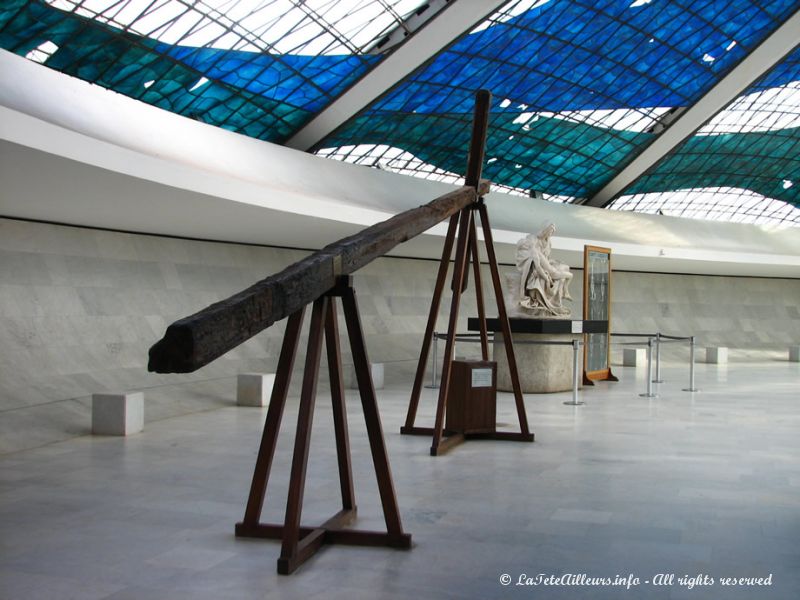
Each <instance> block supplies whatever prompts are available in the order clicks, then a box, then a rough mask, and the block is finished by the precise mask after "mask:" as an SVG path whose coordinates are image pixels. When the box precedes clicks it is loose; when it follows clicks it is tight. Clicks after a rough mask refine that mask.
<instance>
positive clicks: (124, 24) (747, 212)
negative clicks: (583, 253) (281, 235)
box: [0, 0, 800, 224]
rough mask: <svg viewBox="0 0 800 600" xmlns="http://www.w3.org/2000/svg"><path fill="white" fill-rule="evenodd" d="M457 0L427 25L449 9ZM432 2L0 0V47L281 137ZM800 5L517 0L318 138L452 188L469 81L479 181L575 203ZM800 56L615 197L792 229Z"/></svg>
mask: <svg viewBox="0 0 800 600" xmlns="http://www.w3.org/2000/svg"><path fill="white" fill-rule="evenodd" d="M458 2H459V0H450V4H451V5H452V6H451V7H450V8H448V9H447V10H446V11H443V12H442V13H441V15H439V16H438V17H436V18H439V19H447V18H448V16H447V12H448V11H453V10H459V4H458ZM429 4H434V3H433V2H430V3H429V2H424V1H420V0H353V1H336V0H305V1H303V0H291V1H290V0H199V1H190V0H47V1H45V0H10V1H9V0H7V1H6V2H4V3H3V4H2V6H0V46H2V47H3V48H6V49H8V50H10V51H12V52H15V53H17V54H21V55H23V56H27V57H28V58H29V59H31V60H35V61H37V62H41V63H44V64H45V65H46V66H48V67H51V68H54V69H57V70H59V71H62V72H65V73H68V74H70V75H74V76H77V77H80V78H81V79H84V80H87V81H90V82H93V83H97V84H99V85H102V86H104V87H107V88H110V89H113V90H115V91H118V92H121V93H123V94H126V95H128V96H131V97H133V98H137V99H139V100H142V101H145V102H148V103H150V104H153V105H155V106H159V107H161V108H164V109H167V110H171V111H173V112H176V113H179V114H182V115H185V116H189V117H192V118H195V119H199V120H202V121H204V122H207V123H212V124H215V125H218V126H220V127H224V128H226V129H230V130H233V131H237V132H239V133H244V134H246V135H250V136H253V137H256V138H259V139H263V140H268V141H274V142H278V143H283V142H285V141H286V140H288V139H289V138H290V137H291V136H293V135H295V134H297V132H298V131H300V130H301V129H303V127H305V126H307V124H308V123H309V122H310V121H311V120H312V119H313V117H315V116H317V115H319V114H320V113H321V112H324V111H325V110H326V108H327V107H329V106H330V105H331V103H332V102H334V101H336V100H337V99H341V98H344V97H346V96H347V93H348V90H349V89H350V88H351V87H353V86H357V85H358V81H359V79H360V78H361V77H362V76H364V75H365V74H368V73H369V72H370V71H371V70H373V69H375V70H377V68H378V67H380V65H381V62H382V61H383V59H384V58H385V57H386V56H387V54H388V52H387V51H386V50H385V49H382V44H381V42H382V41H385V40H386V39H387V37H388V36H389V34H390V33H392V32H396V31H397V30H403V29H405V30H406V33H410V32H411V30H410V29H409V27H408V23H409V18H410V17H412V16H413V15H414V14H415V13H421V12H422V11H424V10H425V9H426V8H428V5H429ZM444 4H446V3H445V2H442V1H440V2H438V5H439V8H441V6H443V5H444ZM437 10H438V9H437ZM798 10H800V1H788V0H758V1H752V0H725V1H722V0H598V1H589V0H517V1H512V2H507V3H506V4H504V5H502V7H501V8H500V9H499V10H497V12H495V13H494V14H492V15H491V16H489V17H488V18H487V19H485V20H483V21H482V22H479V23H477V24H476V25H475V26H474V27H473V28H472V30H471V31H468V32H466V33H464V34H463V35H461V36H460V37H457V38H456V39H455V40H453V41H452V42H451V43H449V45H446V47H445V48H444V49H443V50H442V51H440V52H438V53H437V54H435V55H434V56H432V57H430V59H429V60H428V61H427V62H426V63H425V64H423V65H422V66H421V67H420V68H418V69H416V70H414V71H413V72H412V73H411V75H410V76H407V77H405V78H401V79H400V80H399V81H397V82H396V84H395V85H392V86H389V87H388V88H387V89H386V92H385V93H384V94H383V95H382V96H380V97H378V98H377V99H375V100H374V101H372V102H370V103H368V105H367V106H366V107H364V108H363V109H361V110H360V111H356V112H355V114H354V116H353V117H352V118H350V119H349V120H347V121H346V122H345V123H344V124H343V125H342V126H340V127H339V128H338V129H336V130H334V131H332V132H330V133H328V134H327V135H325V136H324V137H323V139H322V140H321V141H320V142H319V143H317V144H316V146H315V147H314V148H313V150H314V151H315V152H317V153H318V154H320V155H323V156H328V157H331V158H336V159H340V160H346V161H349V162H355V163H359V164H366V165H369V166H374V167H379V168H384V169H389V170H393V171H398V172H402V173H406V174H411V175H415V176H422V177H427V178H434V179H441V180H446V181H447V180H452V181H457V180H459V179H460V178H461V175H460V174H461V173H462V172H463V169H464V164H465V157H464V149H465V148H466V144H467V137H468V135H469V125H468V123H469V120H470V119H471V113H472V102H473V95H474V91H475V90H476V89H478V88H487V89H489V90H491V91H492V93H493V95H494V105H493V107H492V122H491V125H490V132H489V134H490V135H489V140H488V143H487V159H488V160H487V165H486V168H485V176H486V177H488V178H490V179H491V180H492V181H493V182H495V184H496V186H495V187H499V188H501V189H505V190H507V191H511V192H512V193H519V194H525V195H531V196H536V197H544V198H546V199H550V200H554V201H580V200H581V199H584V198H590V197H592V195H593V194H595V193H596V192H597V191H598V190H599V189H601V188H602V187H603V186H604V185H605V184H606V183H607V182H609V181H610V180H612V179H613V178H614V177H615V176H616V175H618V174H619V172H620V171H621V170H622V169H623V168H624V167H625V166H626V165H627V164H629V163H630V162H631V160H632V159H634V158H635V157H636V156H638V155H639V154H640V153H641V152H642V151H643V150H644V149H645V148H647V147H648V146H649V145H650V144H651V143H653V142H654V141H655V140H657V138H658V137H659V135H660V133H661V132H662V131H663V130H664V128H665V127H668V126H669V124H670V123H671V122H672V121H673V120H675V119H680V116H681V114H682V113H683V112H684V111H685V110H686V109H687V108H688V107H691V106H692V105H693V104H695V103H696V102H697V101H698V100H699V99H700V98H702V97H703V96H704V95H705V94H706V93H707V92H709V90H711V89H712V88H714V86H715V85H717V84H718V83H719V82H720V81H721V80H722V79H723V78H725V77H726V76H727V75H728V74H730V72H731V71H732V70H734V69H735V68H736V67H737V65H739V63H740V62H741V61H742V60H743V59H744V58H745V57H746V56H748V54H750V53H751V52H752V51H753V50H754V49H755V48H756V47H758V46H759V44H761V43H762V42H764V40H765V39H767V38H768V37H769V36H770V35H772V34H773V33H774V32H775V31H776V29H778V28H779V27H780V26H781V25H782V24H783V23H785V22H786V21H787V19H789V18H790V17H791V16H792V15H793V14H794V13H795V12H796V11H798ZM431 12H435V11H431ZM451 14H452V13H451ZM436 18H434V19H433V25H434V26H435V25H436ZM798 39H800V33H799V35H798ZM408 40H409V41H408V42H407V43H409V44H413V43H414V37H413V36H410V37H409V38H408ZM401 49H402V47H401ZM798 56H800V51H798V52H796V53H795V54H792V55H790V56H789V57H787V58H786V59H784V60H783V61H782V62H780V63H779V64H778V66H777V67H776V68H774V69H773V70H772V71H771V72H770V73H768V75H766V76H765V77H763V78H762V79H761V80H760V81H758V82H757V83H755V84H754V85H752V86H751V87H750V88H749V89H747V90H745V92H744V93H742V94H741V95H740V96H739V98H737V99H736V100H734V101H733V102H732V103H731V105H730V106H729V107H728V108H727V109H725V110H724V111H723V112H722V113H720V114H719V115H717V116H716V117H714V118H713V119H712V120H711V121H709V122H708V123H707V124H706V126H705V127H703V128H702V129H701V130H699V131H697V132H696V134H695V135H694V136H692V137H691V138H689V139H688V140H687V141H686V142H684V143H683V144H682V145H680V146H679V147H677V148H676V149H675V150H674V151H673V152H671V153H669V154H668V155H667V156H666V157H665V158H664V159H663V160H661V161H660V162H659V163H658V164H657V165H656V166H655V167H654V168H651V169H650V170H649V171H647V172H646V173H645V174H644V175H643V176H642V177H640V178H639V179H637V180H636V181H635V182H634V184H633V185H632V186H629V187H628V189H626V190H625V195H624V196H621V197H619V198H617V199H616V200H615V201H614V202H612V204H611V207H613V208H618V209H627V210H639V211H649V212H662V213H664V214H680V215H683V216H695V215H700V216H704V217H709V218H725V219H732V220H744V221H773V222H774V221H778V222H782V223H788V224H800V218H798V214H799V213H800V210H798V208H797V206H798V204H800V198H799V197H798V193H799V192H798V190H800V165H799V164H798V161H799V160H800V158H798V157H799V156H800V154H799V153H798V149H799V148H798V133H797V132H798V127H799V126H800V68H798V62H800V61H799V60H798Z"/></svg>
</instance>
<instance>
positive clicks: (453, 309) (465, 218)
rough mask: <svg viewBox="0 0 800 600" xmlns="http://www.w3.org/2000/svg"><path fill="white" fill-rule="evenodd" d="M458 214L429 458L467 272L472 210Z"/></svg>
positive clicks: (437, 434)
mask: <svg viewBox="0 0 800 600" xmlns="http://www.w3.org/2000/svg"><path fill="white" fill-rule="evenodd" d="M460 214H461V222H460V223H459V226H458V244H457V246H456V261H455V265H454V266H453V284H452V286H451V288H452V290H453V299H452V301H451V303H450V321H449V323H448V326H447V343H446V344H445V349H444V362H443V364H442V383H441V385H440V386H439V402H438V403H437V405H436V420H435V421H434V425H433V443H432V445H431V456H436V455H437V454H438V453H439V444H440V443H441V441H442V431H443V428H444V415H445V410H446V405H447V394H448V391H449V389H450V375H451V374H452V366H453V349H454V346H455V337H456V325H457V323H458V307H459V304H460V301H461V286H462V283H463V281H464V273H465V272H466V270H467V262H468V260H469V258H468V256H469V254H468V245H469V238H470V224H471V222H472V210H470V209H464V210H462V211H461V213H460Z"/></svg>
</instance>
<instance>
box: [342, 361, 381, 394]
mask: <svg viewBox="0 0 800 600" xmlns="http://www.w3.org/2000/svg"><path fill="white" fill-rule="evenodd" d="M369 369H370V373H371V374H372V385H374V386H375V389H376V390H382V389H383V363H369ZM344 383H345V387H347V389H350V390H357V389H358V379H357V378H356V369H355V367H353V366H351V367H350V368H348V369H347V370H346V374H345V382H344Z"/></svg>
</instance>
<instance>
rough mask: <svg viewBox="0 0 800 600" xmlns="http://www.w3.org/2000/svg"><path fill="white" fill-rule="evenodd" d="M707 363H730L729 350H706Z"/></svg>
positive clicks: (721, 348)
mask: <svg viewBox="0 0 800 600" xmlns="http://www.w3.org/2000/svg"><path fill="white" fill-rule="evenodd" d="M706 362H707V363H712V364H718V365H724V364H727V362H728V349H727V348H726V347H725V346H713V347H709V348H706Z"/></svg>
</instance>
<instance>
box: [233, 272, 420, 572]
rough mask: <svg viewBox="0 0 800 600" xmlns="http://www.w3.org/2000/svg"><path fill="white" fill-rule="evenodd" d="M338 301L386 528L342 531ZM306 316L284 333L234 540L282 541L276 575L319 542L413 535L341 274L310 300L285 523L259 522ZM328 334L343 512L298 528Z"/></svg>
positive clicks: (349, 501) (354, 308) (403, 544)
mask: <svg viewBox="0 0 800 600" xmlns="http://www.w3.org/2000/svg"><path fill="white" fill-rule="evenodd" d="M337 296H341V297H342V298H343V305H344V306H343V308H344V313H345V318H346V322H347V329H348V333H349V335H350V345H351V348H352V350H353V361H354V363H355V367H356V375H357V378H358V383H359V390H360V392H361V403H362V406H363V408H364V417H365V420H366V424H367V435H368V437H369V443H370V449H371V451H372V459H373V462H374V465H375V473H376V476H377V479H378V490H379V492H380V496H381V503H382V505H383V511H384V517H385V520H386V529H387V531H385V532H382V531H363V530H352V529H344V527H345V526H346V525H348V524H349V523H350V522H351V521H352V520H353V519H354V518H355V514H356V509H355V501H354V493H353V476H352V467H351V461H350V444H349V439H348V432H347V413H346V410H345V396H344V389H343V386H342V361H341V350H340V344H339V330H338V325H337V320H336V306H335V300H334V297H337ZM302 317H303V311H298V313H296V314H294V315H292V317H291V318H290V320H289V324H288V325H287V329H286V337H285V338H284V343H283V348H282V350H281V358H280V360H279V363H278V364H279V368H278V375H276V382H275V388H274V390H273V397H272V402H271V403H270V412H268V417H267V425H265V429H264V436H263V439H262V443H261V451H260V452H259V457H258V460H257V463H256V474H255V475H254V478H253V485H252V489H251V493H250V499H249V500H248V508H247V511H246V516H245V520H244V522H242V523H238V524H237V525H236V535H237V536H243V537H255V538H268V539H280V540H282V542H283V543H282V546H281V556H280V558H279V559H278V573H280V574H283V575H288V574H289V573H292V572H293V571H294V570H295V569H297V568H298V567H299V566H300V565H301V564H302V563H303V562H305V561H306V560H307V559H308V558H310V557H311V556H312V555H313V554H314V553H315V552H316V551H317V550H319V548H321V547H322V545H323V544H351V545H358V546H390V547H394V548H402V549H408V548H410V547H411V535H410V534H408V533H404V532H403V527H402V524H401V522H400V511H399V509H398V507H397V497H396V495H395V491H394V483H393V481H392V474H391V471H390V470H389V460H388V458H387V455H386V446H385V444H384V439H383V431H382V429H381V423H380V416H379V414H378V405H377V400H376V397H375V386H374V385H373V383H372V375H371V373H370V370H369V358H368V357H367V350H366V345H365V343H364V333H363V330H362V328H361V320H360V317H359V315H358V305H357V303H356V299H355V293H354V291H353V289H352V286H351V284H350V278H349V277H341V278H339V280H338V281H337V285H336V287H334V288H333V289H331V290H330V291H329V292H328V294H327V295H326V296H323V297H321V298H318V299H317V300H316V301H315V302H314V309H313V312H312V317H311V327H310V333H309V338H308V351H307V353H306V363H305V373H304V376H303V389H302V392H301V395H300V406H299V410H298V416H297V434H296V437H295V444H294V456H293V458H292V470H291V479H290V481H289V495H288V499H287V501H286V518H285V520H284V523H283V524H282V525H277V524H271V523H260V522H259V517H260V514H261V506H262V504H263V499H264V491H265V489H266V484H267V480H268V478H269V467H270V463H271V461H272V456H273V454H274V451H275V440H276V436H277V434H278V430H279V428H280V427H279V426H280V416H281V413H282V410H283V405H284V404H285V398H286V392H287V390H288V386H289V379H290V376H291V371H292V364H293V360H294V356H295V354H296V350H297V344H298V339H299V335H300V325H301V324H302ZM323 334H324V336H325V341H326V348H327V355H328V367H329V370H330V374H331V375H330V376H331V397H332V401H333V419H334V430H335V434H336V453H337V457H338V463H339V482H340V485H341V491H342V510H340V511H339V512H337V513H336V514H335V515H333V517H331V518H330V519H328V520H327V521H325V522H324V523H323V524H322V525H320V526H318V527H303V526H301V525H300V520H301V514H302V507H303V491H304V488H305V479H306V468H307V465H308V450H309V446H310V440H311V425H312V421H313V412H314V401H315V397H316V385H317V380H318V377H319V365H320V358H321V354H322V337H323Z"/></svg>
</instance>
